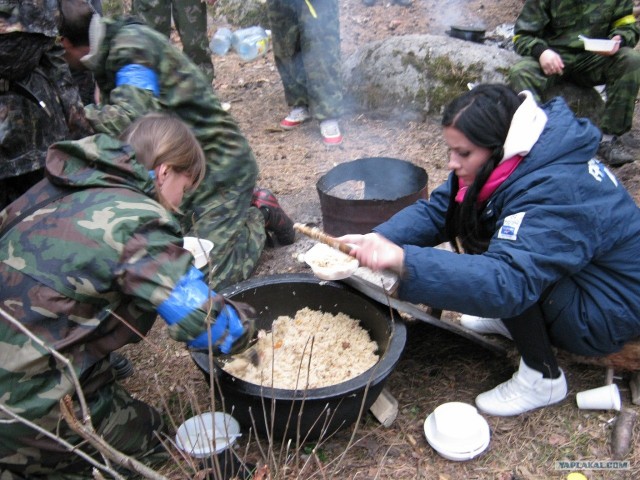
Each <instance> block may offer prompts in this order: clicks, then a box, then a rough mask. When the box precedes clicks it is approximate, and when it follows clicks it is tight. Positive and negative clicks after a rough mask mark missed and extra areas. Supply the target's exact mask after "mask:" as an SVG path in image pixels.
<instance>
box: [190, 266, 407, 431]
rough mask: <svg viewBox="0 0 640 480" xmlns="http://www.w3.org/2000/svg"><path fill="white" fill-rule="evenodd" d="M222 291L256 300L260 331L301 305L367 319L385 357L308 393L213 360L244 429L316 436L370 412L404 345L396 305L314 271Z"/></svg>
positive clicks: (228, 405)
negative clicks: (264, 382)
mask: <svg viewBox="0 0 640 480" xmlns="http://www.w3.org/2000/svg"><path fill="white" fill-rule="evenodd" d="M220 293H222V294H223V295H225V296H226V297H228V298H231V299H232V300H236V301H242V302H246V303H248V304H250V305H252V306H253V307H254V308H255V309H256V311H257V328H259V329H264V330H270V329H271V324H272V323H273V321H274V320H275V319H276V318H278V317H279V316H281V315H287V316H290V317H293V316H295V313H296V312H297V311H298V310H300V309H302V308H304V307H309V308H311V309H313V310H321V311H324V312H329V313H333V314H337V313H340V312H342V313H345V314H347V315H349V316H350V317H352V318H355V319H358V320H360V322H361V326H362V327H363V328H365V329H366V330H367V331H368V332H369V335H370V336H371V338H372V339H373V340H375V341H376V343H377V344H378V355H379V357H380V360H379V361H378V363H377V364H376V365H375V366H374V367H372V368H371V369H369V370H368V371H366V372H364V373H363V374H361V375H359V376H357V377H355V378H352V379H350V380H348V381H346V382H343V383H340V384H338V385H333V386H330V387H323V388H314V389H309V390H286V389H278V388H269V387H261V386H259V385H255V384H252V383H249V382H245V381H243V380H240V379H239V378H237V377H235V376H233V375H231V374H229V373H227V372H225V371H224V370H223V369H222V368H221V363H219V362H220V361H219V360H214V368H215V375H216V387H219V388H217V390H218V393H219V396H220V397H221V404H222V407H223V408H224V410H225V411H226V412H228V413H231V414H232V415H233V416H234V417H235V418H237V419H238V421H239V422H240V424H241V425H243V427H245V428H247V429H248V428H252V429H254V427H255V429H254V431H256V432H257V433H258V435H259V436H260V437H261V438H262V439H265V438H267V434H268V435H270V436H271V435H272V436H273V437H275V438H281V439H284V438H287V439H293V440H294V441H296V440H299V441H300V442H305V441H312V440H316V439H318V438H325V437H326V436H327V435H330V434H331V433H333V432H336V431H337V430H339V429H341V428H344V427H347V426H349V425H351V424H353V422H354V421H355V420H356V419H357V418H358V415H359V413H360V411H361V408H362V412H364V413H365V414H366V412H367V411H368V410H369V407H371V405H372V404H373V402H374V401H375V400H376V398H377V397H378V395H379V394H380V392H381V391H382V388H383V387H384V384H385V382H386V380H387V377H388V376H389V374H390V373H391V372H392V371H393V369H394V367H395V366H396V364H397V362H398V360H399V359H400V356H401V354H402V351H403V350H404V346H405V342H406V328H405V326H404V324H403V323H402V322H401V321H400V320H396V319H392V318H391V316H390V313H389V307H388V306H385V305H382V304H380V303H378V302H376V301H374V300H371V299H370V298H368V297H366V296H365V295H363V294H362V293H360V292H358V291H357V290H355V289H352V288H351V287H349V286H347V285H345V284H343V283H339V282H327V281H322V280H318V279H317V278H316V277H314V276H313V275H309V274H293V275H292V274H283V275H273V276H268V277H261V278H260V277H259V278H255V279H251V280H247V281H245V282H242V283H239V284H237V285H235V286H232V287H230V288H228V289H225V290H222V291H221V292H220ZM394 316H396V315H394ZM396 318H397V317H396ZM192 358H193V360H194V362H195V363H196V365H197V366H198V368H200V370H201V371H202V372H203V374H204V376H205V378H206V380H207V382H209V380H210V369H209V357H208V355H207V354H206V353H201V352H193V353H192ZM297 432H300V437H299V438H298V436H297Z"/></svg>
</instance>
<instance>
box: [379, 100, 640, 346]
mask: <svg viewBox="0 0 640 480" xmlns="http://www.w3.org/2000/svg"><path fill="white" fill-rule="evenodd" d="M542 108H543V110H544V111H545V113H546V114H547V116H548V121H547V124H546V126H545V128H544V130H543V132H542V134H541V135H540V137H539V139H538V141H537V142H536V144H535V145H534V146H533V148H532V149H531V151H530V152H529V154H528V155H527V156H526V157H525V158H524V159H523V161H522V162H521V163H520V165H519V166H518V167H517V169H516V170H515V171H514V172H513V173H512V174H511V176H510V177H509V178H508V179H507V180H506V181H505V182H504V183H503V184H502V185H501V186H500V187H499V188H498V189H497V190H496V191H495V192H494V193H493V195H492V196H491V197H490V199H489V201H488V202H487V205H486V207H485V210H484V212H483V217H482V218H483V221H485V222H489V223H490V224H491V225H495V228H494V229H493V230H494V235H493V237H492V239H491V242H490V244H489V248H488V250H487V251H486V252H485V253H483V254H480V255H469V254H456V253H452V252H450V251H446V250H442V249H435V248H425V247H430V246H434V245H438V244H440V243H442V242H445V241H447V240H448V239H447V238H445V236H444V222H445V213H446V210H447V205H448V202H449V191H450V188H451V179H452V177H451V176H450V177H449V180H448V181H447V182H446V183H445V184H443V185H441V186H440V187H438V188H437V189H435V190H434V191H433V193H432V195H431V197H430V199H429V200H428V201H427V200H420V201H418V202H417V203H415V204H414V205H412V206H409V207H407V208H405V209H404V210H402V211H401V212H399V213H397V214H396V215H394V216H393V217H392V218H391V219H390V220H389V221H387V222H385V223H383V224H381V225H379V226H378V227H376V228H375V229H374V231H376V232H377V233H379V234H381V235H383V236H384V237H386V238H387V239H389V240H391V241H392V242H394V243H396V244H398V245H401V246H403V248H404V254H405V263H404V273H403V278H402V280H401V284H400V288H399V291H398V295H399V297H400V298H401V299H404V300H408V301H411V302H415V303H425V304H428V305H431V306H433V307H435V308H439V309H444V310H451V311H456V312H461V313H468V314H473V315H479V316H484V317H497V318H510V317H514V316H516V315H518V314H520V313H522V312H523V311H524V310H526V309H527V308H528V307H530V306H531V305H533V304H534V303H535V302H541V305H542V309H543V312H544V315H545V320H546V322H547V324H548V330H549V333H550V336H551V341H552V342H553V343H554V344H555V345H556V346H558V347H560V348H563V349H566V350H568V351H572V352H574V353H578V354H582V355H595V356H597V355H603V354H608V353H611V352H614V351H618V350H619V349H621V348H622V346H623V345H624V343H625V342H626V341H628V340H630V339H632V338H634V337H638V336H640V209H639V208H638V206H637V205H636V204H635V202H634V200H633V198H631V196H630V195H629V194H628V192H627V191H626V190H625V188H624V187H623V186H622V185H621V184H620V182H619V181H618V180H617V179H616V177H615V176H614V175H613V173H612V172H611V171H609V169H608V168H607V167H606V166H604V165H603V164H601V163H600V162H598V161H597V160H595V159H592V157H593V156H594V154H595V152H596V150H597V148H598V143H599V140H600V132H599V130H598V129H597V128H596V127H595V126H594V125H593V124H592V123H590V122H589V121H588V120H586V119H577V118H575V116H574V115H573V113H572V112H571V110H570V109H569V108H568V107H567V105H566V103H565V102H564V100H562V99H561V98H556V99H554V100H552V101H550V102H549V103H547V104H545V105H543V106H542ZM451 175H453V174H451ZM541 297H542V298H541Z"/></svg>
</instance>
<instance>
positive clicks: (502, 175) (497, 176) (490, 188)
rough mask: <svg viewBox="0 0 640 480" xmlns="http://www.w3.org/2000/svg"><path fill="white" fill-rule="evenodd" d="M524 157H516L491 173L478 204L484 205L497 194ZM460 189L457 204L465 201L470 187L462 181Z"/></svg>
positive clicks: (460, 181)
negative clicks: (494, 193)
mask: <svg viewBox="0 0 640 480" xmlns="http://www.w3.org/2000/svg"><path fill="white" fill-rule="evenodd" d="M523 158H524V157H523V156H522V155H515V156H513V157H511V158H509V159H507V160H505V161H503V162H500V164H499V165H498V166H497V167H496V168H495V169H494V170H493V172H491V175H489V178H488V179H487V181H486V183H485V184H484V185H483V186H482V189H480V194H479V195H478V204H482V203H484V202H486V201H487V200H488V199H489V197H490V196H491V195H493V192H495V191H496V190H497V189H498V187H499V186H500V185H502V183H503V182H504V181H505V180H506V179H507V178H509V175H511V174H512V173H513V171H514V170H515V169H516V168H517V167H518V165H520V162H521V161H522V159H523ZM458 182H459V185H460V187H459V188H458V193H457V194H456V202H458V203H462V201H463V200H464V196H465V195H466V194H467V190H468V188H469V187H468V186H467V185H465V184H464V181H463V180H462V179H460V180H458Z"/></svg>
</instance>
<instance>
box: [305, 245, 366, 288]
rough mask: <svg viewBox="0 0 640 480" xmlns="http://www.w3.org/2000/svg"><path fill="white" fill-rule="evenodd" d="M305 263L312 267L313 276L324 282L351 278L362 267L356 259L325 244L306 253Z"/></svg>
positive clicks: (315, 246) (316, 246)
mask: <svg viewBox="0 0 640 480" xmlns="http://www.w3.org/2000/svg"><path fill="white" fill-rule="evenodd" d="M304 261H305V262H306V263H307V265H309V266H310V267H311V270H313V274H314V275H315V276H316V277H318V278H321V279H322V280H341V279H343V278H347V277H350V276H351V275H353V273H354V272H355V271H356V270H357V269H358V267H359V265H360V264H359V263H358V260H356V259H355V258H354V257H351V256H349V255H347V254H346V253H343V252H341V251H340V250H337V249H335V248H332V247H330V246H329V245H325V244H324V243H317V244H315V245H314V246H313V247H311V248H310V249H309V250H308V251H307V253H305V255H304Z"/></svg>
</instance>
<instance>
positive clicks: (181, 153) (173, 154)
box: [120, 113, 206, 204]
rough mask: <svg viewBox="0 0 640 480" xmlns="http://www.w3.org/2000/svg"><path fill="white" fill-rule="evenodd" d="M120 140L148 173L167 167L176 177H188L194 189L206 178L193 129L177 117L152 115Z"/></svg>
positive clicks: (146, 117)
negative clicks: (158, 167)
mask: <svg viewBox="0 0 640 480" xmlns="http://www.w3.org/2000/svg"><path fill="white" fill-rule="evenodd" d="M120 140H122V141H123V142H125V143H128V144H129V145H131V146H132V147H133V150H134V151H135V153H136V159H137V160H138V162H140V163H141V164H143V165H144V166H145V167H146V168H147V169H148V170H154V169H155V168H156V167H157V166H159V165H166V166H168V167H171V168H172V169H173V170H175V171H176V173H186V174H187V175H189V176H190V177H191V179H192V180H193V189H196V188H197V187H198V185H200V182H202V180H203V178H204V174H205V169H206V163H205V156H204V152H203V151H202V147H201V146H200V143H199V142H198V140H197V139H196V137H195V135H194V134H193V132H192V131H191V129H190V128H189V127H188V126H187V125H186V124H185V123H184V122H183V121H182V120H180V119H179V118H178V117H176V116H173V115H168V114H165V113H149V114H147V115H145V116H143V117H140V118H138V119H137V120H136V121H135V122H133V123H132V124H131V125H129V127H127V129H126V130H124V131H123V132H122V134H121V135H120ZM160 200H161V201H162V198H161V199H160ZM162 203H163V204H164V202H162Z"/></svg>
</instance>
